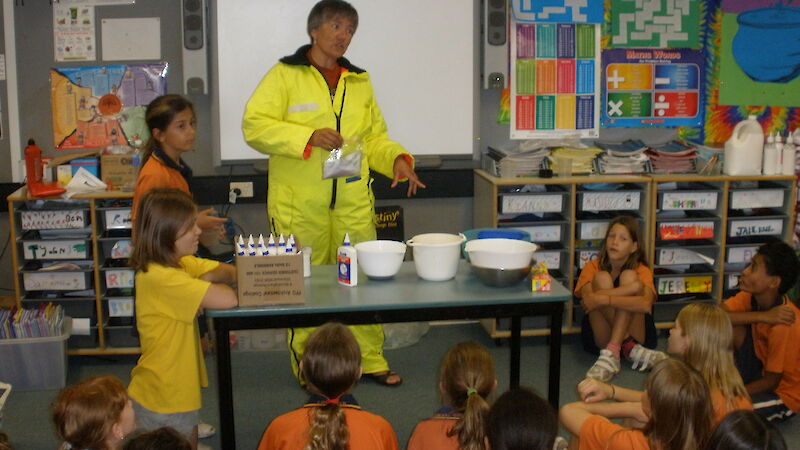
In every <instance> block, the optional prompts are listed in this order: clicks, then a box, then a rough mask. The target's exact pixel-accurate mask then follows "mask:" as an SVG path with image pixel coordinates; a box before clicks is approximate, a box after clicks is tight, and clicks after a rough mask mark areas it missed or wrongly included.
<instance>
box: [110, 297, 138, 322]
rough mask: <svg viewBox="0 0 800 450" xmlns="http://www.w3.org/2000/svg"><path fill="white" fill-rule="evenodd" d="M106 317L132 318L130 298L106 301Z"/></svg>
mask: <svg viewBox="0 0 800 450" xmlns="http://www.w3.org/2000/svg"><path fill="white" fill-rule="evenodd" d="M108 315H109V316H110V317H133V299H132V298H110V299H108Z"/></svg>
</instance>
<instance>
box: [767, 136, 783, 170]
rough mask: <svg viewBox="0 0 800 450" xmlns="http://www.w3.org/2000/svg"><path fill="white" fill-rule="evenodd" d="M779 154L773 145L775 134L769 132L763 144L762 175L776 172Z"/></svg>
mask: <svg viewBox="0 0 800 450" xmlns="http://www.w3.org/2000/svg"><path fill="white" fill-rule="evenodd" d="M779 158H780V155H779V154H778V148H777V147H776V146H775V136H774V135H773V134H771V133H770V135H769V137H768V138H767V145H765V146H764V175H775V174H777V173H778V169H779V162H780V159H779Z"/></svg>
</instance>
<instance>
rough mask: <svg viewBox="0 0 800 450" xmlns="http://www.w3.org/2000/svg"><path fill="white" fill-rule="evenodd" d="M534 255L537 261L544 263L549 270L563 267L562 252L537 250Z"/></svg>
mask: <svg viewBox="0 0 800 450" xmlns="http://www.w3.org/2000/svg"><path fill="white" fill-rule="evenodd" d="M533 257H534V258H535V259H536V261H537V262H540V263H544V265H545V267H547V268H548V269H549V270H556V269H558V268H560V267H561V252H536V253H535V254H534V255H533Z"/></svg>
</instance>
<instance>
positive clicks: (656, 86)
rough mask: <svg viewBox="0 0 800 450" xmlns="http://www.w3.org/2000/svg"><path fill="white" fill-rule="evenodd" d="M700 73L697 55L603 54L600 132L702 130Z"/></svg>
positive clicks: (688, 52) (678, 51)
mask: <svg viewBox="0 0 800 450" xmlns="http://www.w3.org/2000/svg"><path fill="white" fill-rule="evenodd" d="M704 67H705V65H704V57H703V54H702V52H700V51H699V50H685V49H664V50H661V49H614V50H604V51H603V80H604V88H603V97H602V98H603V108H602V114H603V118H602V124H603V126H606V127H636V126H666V127H674V126H681V125H684V126H699V125H702V123H703V109H702V105H703V84H702V82H701V80H703V79H704V78H705V75H704Z"/></svg>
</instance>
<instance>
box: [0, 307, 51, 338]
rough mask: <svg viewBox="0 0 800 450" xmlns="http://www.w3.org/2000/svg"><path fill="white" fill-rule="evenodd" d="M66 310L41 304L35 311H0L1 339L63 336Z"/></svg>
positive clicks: (15, 309) (13, 309) (14, 309)
mask: <svg viewBox="0 0 800 450" xmlns="http://www.w3.org/2000/svg"><path fill="white" fill-rule="evenodd" d="M63 322H64V308H62V307H61V305H55V304H53V303H40V304H39V306H38V307H37V308H33V309H18V308H12V309H0V339H25V338H36V337H47V336H61V334H62V333H61V327H62V324H63Z"/></svg>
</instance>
